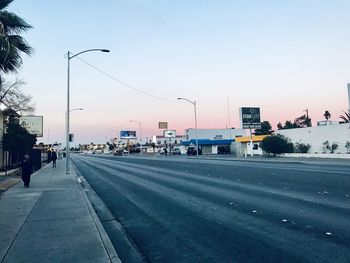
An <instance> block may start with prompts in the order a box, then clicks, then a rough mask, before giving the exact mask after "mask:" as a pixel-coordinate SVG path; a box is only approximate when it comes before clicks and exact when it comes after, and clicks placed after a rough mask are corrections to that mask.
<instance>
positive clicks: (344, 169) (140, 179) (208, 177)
mask: <svg viewBox="0 0 350 263" xmlns="http://www.w3.org/2000/svg"><path fill="white" fill-rule="evenodd" d="M72 159H73V163H74V165H75V167H76V169H77V171H78V174H80V175H82V176H84V177H85V178H86V180H87V181H88V182H89V184H90V186H91V187H92V188H93V189H94V190H95V192H96V193H97V194H98V195H99V196H100V198H101V199H102V200H103V202H104V203H105V204H106V206H107V207H108V208H109V209H110V211H111V212H112V214H113V215H114V216H115V218H116V219H117V220H118V221H119V222H120V224H121V225H122V227H123V231H125V233H127V235H128V236H129V238H130V239H132V241H133V242H134V245H135V246H136V247H137V249H138V250H139V251H140V252H141V253H142V254H143V256H144V259H145V261H149V262H318V263H319V262H347V263H349V262H350V166H347V165H330V164H317V165H315V164H305V163H304V164H303V163H297V162H295V163H284V162H264V161H257V162H252V161H249V162H248V161H227V160H226V161H225V160H196V159H186V158H175V157H174V158H145V157H144V158H138V157H131V156H122V157H114V156H94V155H77V154H76V155H72ZM112 238H113V237H112ZM116 250H117V252H118V247H116ZM123 261H124V262H128V259H125V258H124V259H123ZM130 261H132V260H130Z"/></svg>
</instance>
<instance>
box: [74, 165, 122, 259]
mask: <svg viewBox="0 0 350 263" xmlns="http://www.w3.org/2000/svg"><path fill="white" fill-rule="evenodd" d="M71 167H72V169H71V173H72V174H73V176H74V179H75V181H76V183H77V184H78V185H79V189H80V192H81V193H82V194H83V197H84V200H85V203H86V205H87V207H88V209H89V211H90V215H91V217H92V219H93V220H94V223H95V226H96V229H97V231H98V233H99V235H100V237H101V240H102V242H103V245H104V248H105V250H106V252H107V254H108V257H109V261H110V262H113V263H121V260H120V258H119V256H118V254H117V252H116V251H115V249H114V246H113V244H112V242H111V240H110V239H109V237H108V235H107V233H106V231H105V229H104V228H103V226H102V223H101V221H100V219H99V218H98V216H97V214H96V212H95V210H94V208H93V207H92V204H91V202H90V200H89V198H88V197H87V195H86V193H85V191H84V189H83V188H82V186H81V183H80V182H81V181H80V179H79V178H78V176H77V174H76V172H75V166H74V165H73V163H72V162H71Z"/></svg>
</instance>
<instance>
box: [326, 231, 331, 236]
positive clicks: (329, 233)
mask: <svg viewBox="0 0 350 263" xmlns="http://www.w3.org/2000/svg"><path fill="white" fill-rule="evenodd" d="M325 234H326V235H327V236H331V235H333V234H332V233H331V232H326V233H325Z"/></svg>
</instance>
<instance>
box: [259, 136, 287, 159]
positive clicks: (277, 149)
mask: <svg viewBox="0 0 350 263" xmlns="http://www.w3.org/2000/svg"><path fill="white" fill-rule="evenodd" d="M261 148H262V149H263V151H264V152H267V153H270V154H271V153H272V154H273V156H276V154H281V153H292V152H293V143H291V142H290V141H289V139H288V138H286V137H285V136H283V135H281V134H277V135H271V136H268V137H265V138H264V139H263V141H262V142H261Z"/></svg>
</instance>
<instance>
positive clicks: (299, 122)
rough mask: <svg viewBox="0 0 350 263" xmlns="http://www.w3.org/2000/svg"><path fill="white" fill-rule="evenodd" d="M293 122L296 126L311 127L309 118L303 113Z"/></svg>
mask: <svg viewBox="0 0 350 263" xmlns="http://www.w3.org/2000/svg"><path fill="white" fill-rule="evenodd" d="M294 123H295V124H296V126H297V128H306V127H311V126H312V125H311V119H310V118H309V117H308V116H306V115H305V114H304V115H301V116H300V117H298V118H296V119H295V120H294Z"/></svg>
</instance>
